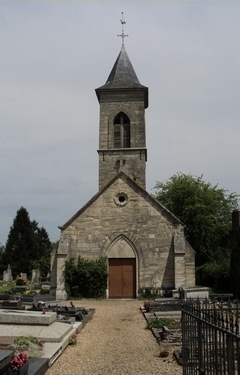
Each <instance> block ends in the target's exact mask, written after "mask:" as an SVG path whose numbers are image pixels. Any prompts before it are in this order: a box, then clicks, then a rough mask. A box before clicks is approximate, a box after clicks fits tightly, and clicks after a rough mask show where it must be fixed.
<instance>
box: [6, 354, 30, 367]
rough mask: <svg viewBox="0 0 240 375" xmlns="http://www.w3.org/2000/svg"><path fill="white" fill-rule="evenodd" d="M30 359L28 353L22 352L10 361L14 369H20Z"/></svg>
mask: <svg viewBox="0 0 240 375" xmlns="http://www.w3.org/2000/svg"><path fill="white" fill-rule="evenodd" d="M27 360H28V356H27V353H25V352H20V353H19V354H18V355H16V356H15V357H14V358H13V359H12V360H11V362H10V364H11V369H12V370H19V369H20V368H21V367H22V366H23V365H24V363H26V362H27Z"/></svg>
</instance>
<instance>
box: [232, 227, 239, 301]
mask: <svg viewBox="0 0 240 375" xmlns="http://www.w3.org/2000/svg"><path fill="white" fill-rule="evenodd" d="M230 275H231V283H230V286H231V292H232V293H233V294H234V296H235V297H237V298H238V299H239V298H240V228H239V229H238V231H237V233H236V237H235V241H234V245H233V249H232V253H231V273H230Z"/></svg>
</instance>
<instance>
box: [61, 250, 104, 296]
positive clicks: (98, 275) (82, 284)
mask: <svg viewBox="0 0 240 375" xmlns="http://www.w3.org/2000/svg"><path fill="white" fill-rule="evenodd" d="M64 276H65V288H66V291H67V294H68V297H69V298H70V297H71V298H102V297H105V293H106V288H107V276H108V272H107V261H106V258H105V257H100V258H99V259H97V260H95V261H94V260H87V259H82V258H81V257H79V258H78V261H77V263H75V261H74V259H73V258H71V259H69V260H67V261H66V262H65V271H64Z"/></svg>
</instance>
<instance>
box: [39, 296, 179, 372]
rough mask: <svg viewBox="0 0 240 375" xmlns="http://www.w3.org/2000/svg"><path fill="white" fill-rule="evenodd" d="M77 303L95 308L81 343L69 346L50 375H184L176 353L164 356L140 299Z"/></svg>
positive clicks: (79, 338)
mask: <svg viewBox="0 0 240 375" xmlns="http://www.w3.org/2000/svg"><path fill="white" fill-rule="evenodd" d="M74 304H75V305H76V306H85V307H86V308H95V309H96V311H95V314H94V315H93V318H92V320H91V321H90V322H88V323H87V325H86V326H85V327H84V328H83V330H81V331H80V333H79V334H78V337H77V345H74V346H68V347H67V349H66V350H65V351H64V353H63V354H62V355H61V357H60V358H59V359H58V360H57V361H56V362H55V363H54V364H53V366H52V367H51V368H50V369H49V370H48V371H47V372H46V375H76V374H81V375H90V374H92V375H110V374H118V375H123V374H128V375H131V374H132V375H136V374H141V375H146V374H147V375H166V374H169V375H180V374H182V367H181V366H179V365H178V364H177V363H176V361H175V360H174V358H173V357H172V355H170V356H169V357H168V358H160V357H159V356H158V355H159V351H160V347H159V345H158V344H157V342H156V340H155V338H154V337H153V335H152V333H151V332H150V331H149V330H146V329H145V327H146V321H145V319H144V317H143V315H142V313H141V311H140V310H139V308H140V306H141V301H138V300H101V301H99V300H96V301H94V300H81V301H74Z"/></svg>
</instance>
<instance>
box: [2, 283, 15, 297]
mask: <svg viewBox="0 0 240 375" xmlns="http://www.w3.org/2000/svg"><path fill="white" fill-rule="evenodd" d="M15 285H16V284H15V281H9V282H8V281H2V280H0V293H1V294H3V293H6V292H8V291H9V290H11V289H12V288H14V287H15Z"/></svg>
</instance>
